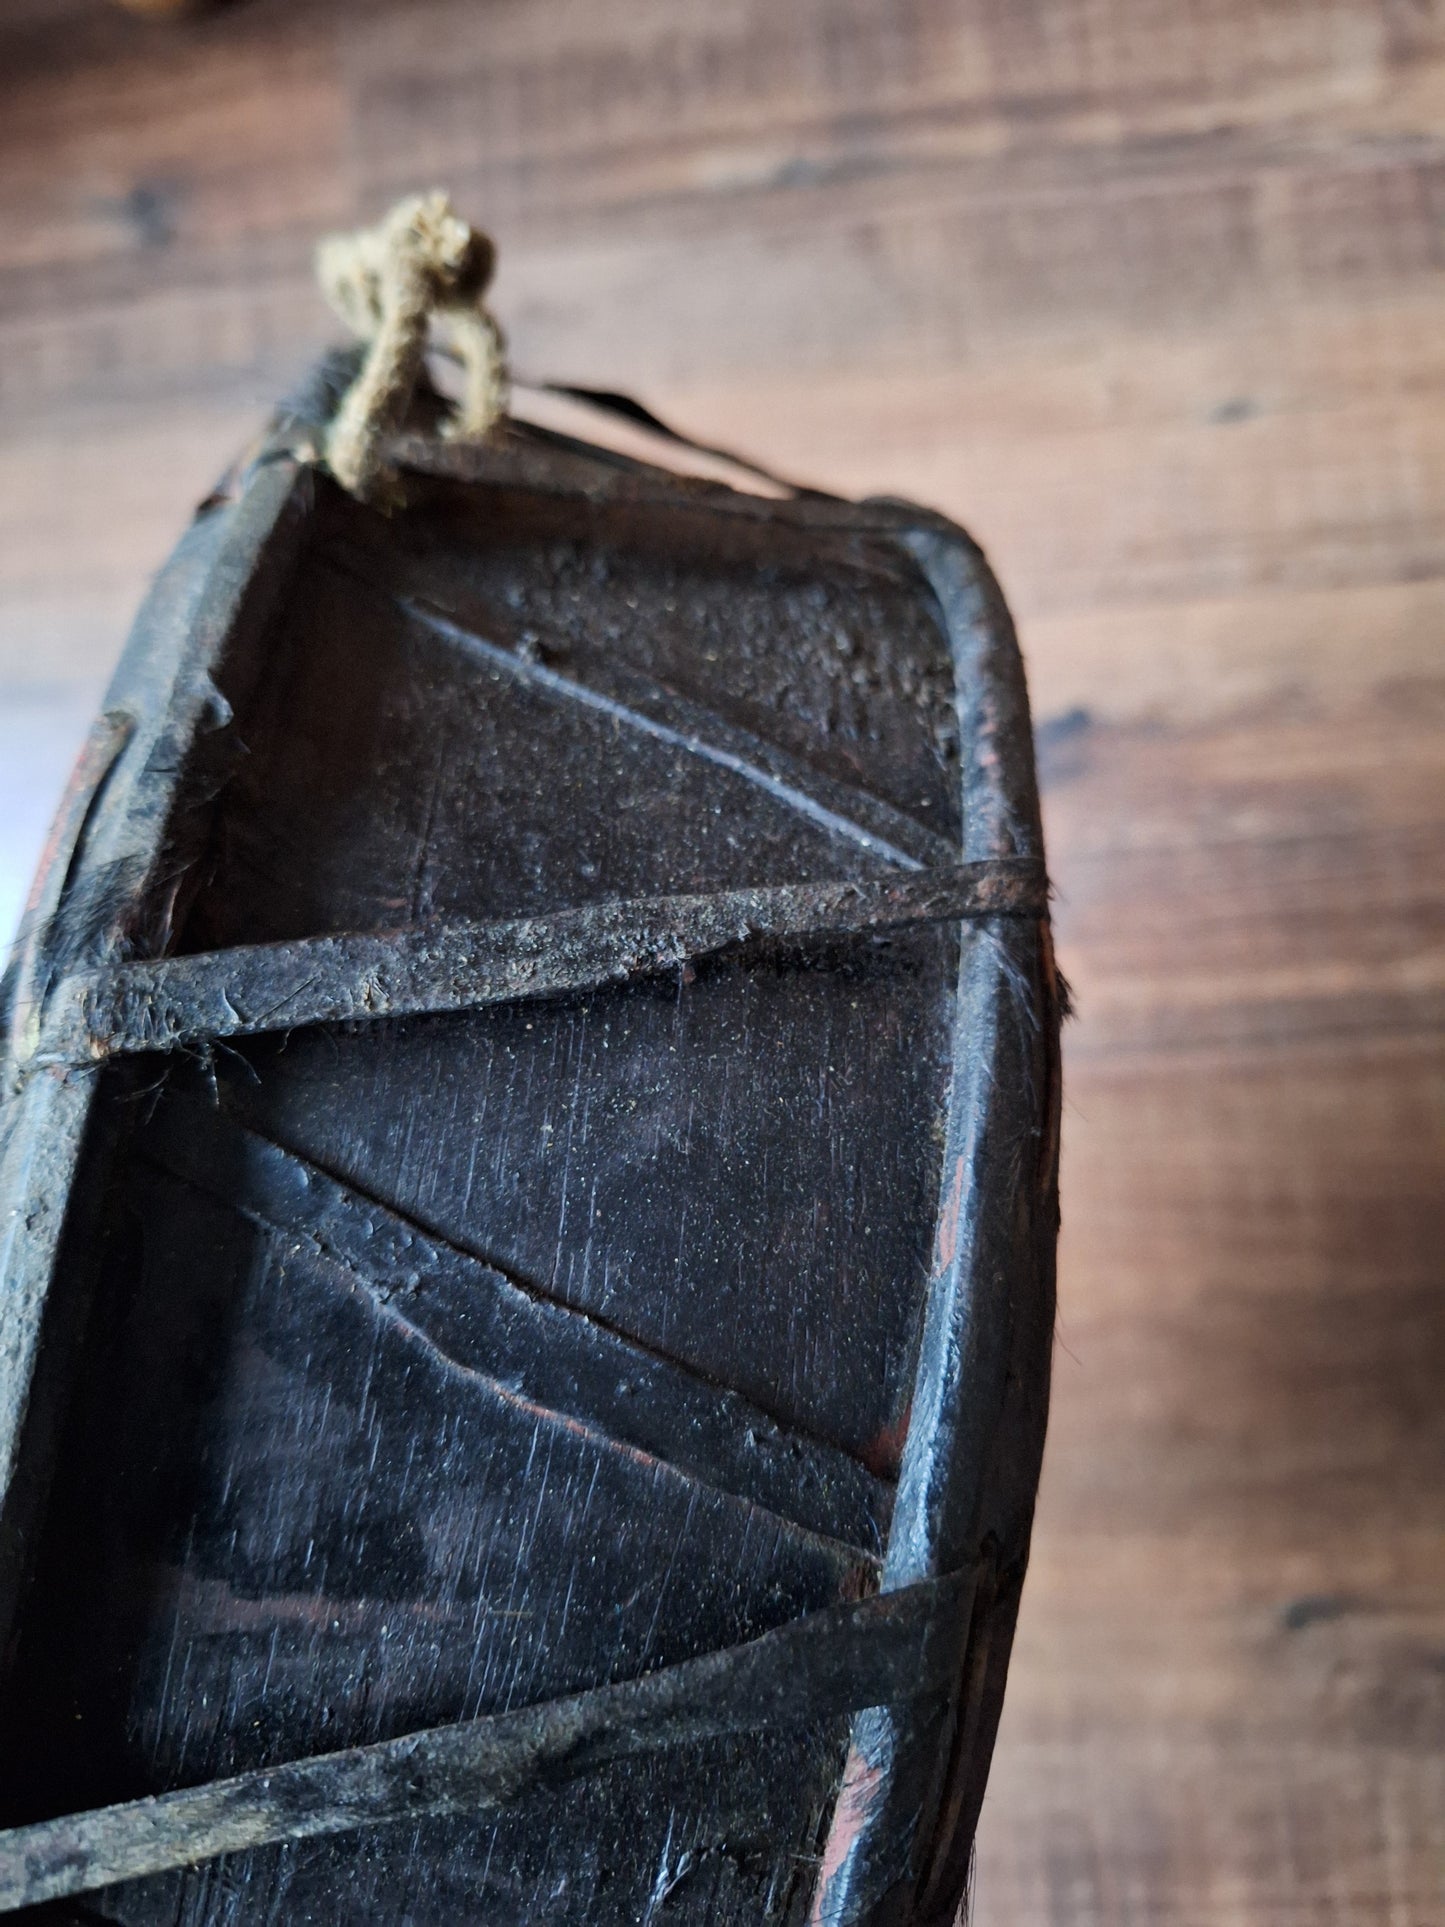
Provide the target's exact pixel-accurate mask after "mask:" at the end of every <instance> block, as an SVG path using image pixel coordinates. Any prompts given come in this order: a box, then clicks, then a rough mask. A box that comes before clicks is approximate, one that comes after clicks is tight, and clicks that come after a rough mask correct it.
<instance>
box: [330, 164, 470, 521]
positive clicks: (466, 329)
mask: <svg viewBox="0 0 1445 1927" xmlns="http://www.w3.org/2000/svg"><path fill="white" fill-rule="evenodd" d="M495 265H496V250H495V248H494V247H493V245H492V243H491V241H490V240H489V239H488V237H487V236H486V235H485V234H481V233H479V232H478V231H477V230H476V229H475V228H472V227H469V226H468V225H467V223H466V222H465V221H463V220H462V219H461V218H460V217H459V216H458V215H457V214H456V213H454V212H453V209H452V205H451V202H450V201H449V200H448V198H447V196H446V195H445V194H443V193H440V192H434V193H430V194H417V195H413V196H411V197H410V198H409V199H407V200H404V201H399V202H398V203H397V205H396V206H395V207H394V208H393V209H392V210H391V212H390V213H389V214H388V215H387V216H386V217H385V219H384V220H382V221H380V222H379V223H378V224H377V226H375V227H371V228H360V229H358V230H357V231H356V232H355V233H354V234H335V235H331V236H330V237H329V238H328V239H326V240H324V241H323V242H322V243H321V245H320V247H319V248H318V249H317V251H316V272H317V277H318V279H319V280H320V283H321V287H322V291H323V292H324V294H325V295H326V298H327V300H328V301H329V302H330V303H331V305H332V307H333V308H334V309H335V310H336V312H337V314H338V315H340V317H341V319H342V320H343V321H344V322H345V323H346V324H347V326H348V327H349V328H351V329H352V331H353V332H354V333H355V334H357V335H359V336H360V337H361V339H362V340H363V341H366V342H368V343H369V344H370V348H369V352H368V354H367V357H366V360H365V362H364V364H363V366H362V369H361V373H360V374H359V375H358V376H357V378H356V380H355V381H354V382H353V384H352V386H351V388H350V389H349V390H348V391H347V394H346V397H345V399H344V400H343V402H342V404H341V406H340V408H339V409H338V410H337V412H336V416H335V419H334V420H333V421H332V423H331V427H330V429H329V430H328V432H327V436H326V447H325V455H326V460H327V463H328V465H329V467H330V469H331V472H332V474H333V475H334V476H335V477H336V479H337V481H338V482H340V484H341V486H342V487H343V488H345V489H347V490H349V491H350V492H351V494H353V495H357V496H360V497H361V499H362V500H363V501H369V502H374V503H377V504H378V505H380V506H390V505H394V504H395V503H396V502H397V501H398V500H399V499H400V493H401V485H400V479H399V477H398V474H397V470H396V468H395V466H394V465H393V464H392V462H391V461H390V460H389V459H388V455H387V443H388V440H389V439H390V437H391V436H393V435H394V434H395V433H396V432H397V430H398V429H399V428H401V426H402V425H403V423H404V421H405V419H406V414H407V410H408V407H409V406H410V403H411V400H412V396H413V395H414V393H415V391H416V385H417V381H418V379H419V378H420V376H421V373H422V367H423V363H424V362H425V359H426V354H427V350H428V348H429V347H431V346H432V345H434V336H433V329H434V327H435V328H436V338H437V340H439V341H440V342H442V343H444V344H445V345H446V346H447V347H448V348H449V349H450V350H451V352H452V354H453V355H454V356H455V358H456V360H457V362H458V363H459V365H460V367H461V371H462V392H461V395H460V397H459V398H458V399H457V401H456V402H455V404H454V406H453V409H452V412H451V414H450V416H449V417H448V418H447V419H446V420H445V422H444V424H443V427H442V433H443V434H444V435H446V436H448V437H454V438H457V439H467V440H479V439H480V438H481V437H482V436H484V435H486V434H487V433H488V431H489V430H490V429H491V428H493V427H494V426H495V424H496V423H497V422H498V421H499V420H500V419H501V417H502V415H503V414H504V413H505V412H506V407H507V364H506V356H505V343H504V340H503V336H502V331H501V329H500V328H499V327H498V326H497V323H496V321H495V319H494V318H493V316H492V315H491V314H490V313H489V312H488V310H487V308H486V306H485V303H484V300H483V297H484V296H485V294H486V291H487V287H488V285H489V284H490V282H491V279H492V270H493V268H494V266H495Z"/></svg>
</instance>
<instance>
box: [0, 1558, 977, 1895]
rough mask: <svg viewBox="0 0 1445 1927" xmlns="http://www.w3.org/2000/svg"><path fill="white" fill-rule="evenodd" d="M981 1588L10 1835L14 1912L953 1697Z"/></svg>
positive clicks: (0, 1879) (897, 1599) (895, 1598)
mask: <svg viewBox="0 0 1445 1927" xmlns="http://www.w3.org/2000/svg"><path fill="white" fill-rule="evenodd" d="M975 1583H976V1582H975V1575H974V1574H973V1573H972V1572H970V1571H961V1572H958V1573H952V1574H948V1575H938V1576H935V1577H933V1578H931V1579H928V1580H924V1581H921V1582H920V1583H919V1584H917V1585H914V1586H911V1587H907V1588H903V1589H900V1590H898V1591H894V1592H890V1593H881V1594H874V1595H872V1596H871V1597H870V1598H867V1599H863V1600H850V1601H845V1602H843V1603H841V1604H838V1605H834V1606H829V1607H824V1608H823V1609H821V1610H820V1611H818V1612H814V1613H809V1614H805V1615H804V1616H802V1617H801V1618H798V1619H795V1620H793V1621H791V1622H790V1623H788V1624H786V1625H783V1626H780V1627H777V1628H776V1629H774V1630H773V1631H772V1632H768V1633H763V1634H762V1635H760V1636H759V1637H758V1638H755V1639H750V1640H747V1641H744V1642H743V1643H741V1644H739V1645H736V1646H730V1647H725V1648H723V1649H721V1650H720V1651H717V1652H712V1653H705V1654H703V1655H701V1656H700V1657H698V1658H695V1659H690V1660H683V1661H681V1662H679V1663H677V1664H675V1665H672V1666H664V1667H660V1668H658V1669H657V1670H656V1671H655V1672H652V1673H647V1674H643V1675H642V1676H641V1677H640V1678H637V1679H632V1680H624V1681H620V1682H617V1683H615V1684H611V1685H605V1686H598V1687H593V1688H591V1689H590V1690H588V1691H586V1692H583V1693H577V1694H572V1695H569V1696H567V1697H565V1698H562V1699H554V1700H545V1701H542V1702H540V1703H538V1704H536V1705H533V1706H529V1707H524V1708H521V1709H520V1710H518V1711H516V1712H511V1713H501V1714H493V1715H490V1716H488V1717H486V1718H482V1719H477V1720H468V1721H464V1722H460V1723H458V1724H454V1725H449V1726H440V1727H431V1728H428V1729H426V1730H424V1731H422V1732H418V1733H409V1734H406V1735H403V1736H402V1737H401V1738H399V1739H393V1740H383V1741H379V1742H377V1743H374V1744H372V1745H370V1746H361V1747H352V1748H348V1749H346V1750H345V1751H342V1752H337V1753H325V1754H320V1755H316V1756H314V1757H313V1758H311V1759H306V1760H295V1761H289V1762H286V1763H284V1764H280V1765H277V1766H272V1767H265V1768H261V1769H258V1770H256V1771H253V1772H250V1773H242V1774H238V1775H236V1776H234V1777H233V1778H231V1779H228V1780H213V1781H210V1782H207V1783H206V1784H204V1785H202V1786H198V1787H193V1788H188V1789H185V1790H183V1791H179V1792H174V1793H165V1794H159V1795H155V1796H153V1797H151V1798H149V1799H145V1800H137V1801H132V1802H130V1803H128V1804H126V1805H123V1806H115V1807H103V1808H100V1809H98V1810H96V1811H93V1812H89V1813H79V1814H71V1815H66V1816H64V1817H62V1818H60V1819H56V1820H46V1821H40V1822H37V1823H35V1824H33V1825H30V1826H27V1827H18V1828H14V1829H12V1830H10V1831H9V1832H6V1833H0V1913H9V1912H14V1911H15V1910H16V1909H17V1908H21V1907H27V1906H33V1905H35V1904H36V1903H38V1902H43V1901H47V1900H57V1899H63V1898H66V1897H70V1896H74V1895H77V1894H85V1893H93V1892H95V1891H96V1890H97V1889H99V1888H104V1887H108V1886H112V1885H114V1884H115V1883H117V1882H119V1881H122V1880H133V1879H138V1878H144V1877H145V1876H146V1875H150V1874H157V1873H164V1872H167V1871H169V1870H171V1869H173V1868H178V1867H187V1866H194V1865H196V1864H197V1863H199V1862H201V1861H205V1860H211V1859H215V1858H217V1857H218V1856H219V1855H222V1854H227V1853H238V1852H244V1851H247V1850H249V1849H254V1848H257V1847H264V1846H269V1845H273V1844H275V1843H276V1842H278V1841H283V1840H285V1841H291V1840H304V1839H312V1838H315V1837H316V1836H317V1835H321V1834H335V1833H344V1832H349V1831H353V1830H355V1829H356V1828H358V1827H363V1826H375V1825H378V1824H396V1823H399V1822H402V1821H416V1820H419V1819H424V1818H428V1817H431V1816H434V1815H439V1814H448V1813H471V1814H476V1815H478V1816H482V1815H485V1814H487V1813H489V1812H496V1811H499V1810H500V1809H502V1808H504V1807H506V1806H508V1805H510V1804H511V1803H512V1802H513V1801H515V1800H516V1799H518V1798H519V1797H520V1796H521V1795H523V1794H524V1793H526V1792H527V1791H528V1790H529V1789H530V1788H532V1787H534V1786H537V1785H539V1784H541V1783H543V1782H544V1781H545V1782H546V1783H547V1784H549V1785H556V1784H559V1783H565V1782H566V1781H567V1780H570V1779H573V1778H576V1777H577V1776H578V1775H581V1774H587V1773H595V1772H597V1771H599V1770H601V1769H603V1768H605V1767H607V1766H609V1765H611V1764H613V1763H614V1762H616V1761H618V1760H623V1759H628V1758H631V1757H635V1756H636V1755H638V1754H641V1753H649V1752H653V1751H656V1750H658V1749H660V1748H666V1747H676V1746H680V1745H685V1744H687V1743H689V1742H697V1741H699V1740H707V1739H712V1738H717V1737H720V1736H722V1735H725V1734H732V1733H747V1732H755V1731H758V1730H761V1729H763V1728H766V1727H770V1726H776V1725H781V1724H785V1723H788V1722H798V1721H805V1722H807V1723H809V1724H814V1723H816V1722H818V1721H822V1720H829V1719H834V1718H837V1717H839V1716H840V1715H844V1714H847V1713H850V1712H852V1711H853V1710H854V1709H856V1708H858V1707H861V1706H869V1705H879V1704H889V1703H895V1702H905V1703H910V1704H911V1703H913V1702H916V1701H924V1702H928V1701H931V1700H934V1699H936V1698H938V1697H939V1696H940V1695H943V1696H946V1695H947V1694H948V1693H949V1692H950V1690H951V1687H952V1682H953V1675H954V1671H955V1665H956V1651H957V1643H958V1638H959V1622H960V1620H961V1618H962V1617H964V1616H966V1613H967V1609H968V1602H969V1600H970V1598H971V1596H972V1593H973V1590H974V1586H975Z"/></svg>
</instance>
